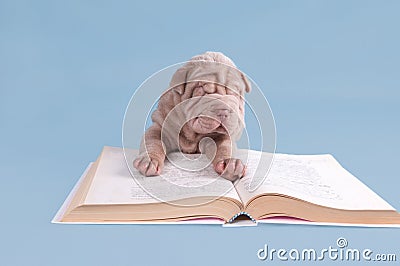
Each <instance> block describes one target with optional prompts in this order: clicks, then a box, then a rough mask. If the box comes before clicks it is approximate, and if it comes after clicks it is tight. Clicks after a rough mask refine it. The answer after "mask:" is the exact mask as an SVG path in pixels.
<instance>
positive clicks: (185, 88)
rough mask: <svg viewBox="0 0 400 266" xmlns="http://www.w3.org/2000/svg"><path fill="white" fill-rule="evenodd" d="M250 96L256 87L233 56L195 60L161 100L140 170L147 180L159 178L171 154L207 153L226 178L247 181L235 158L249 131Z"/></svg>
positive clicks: (211, 55)
mask: <svg viewBox="0 0 400 266" xmlns="http://www.w3.org/2000/svg"><path fill="white" fill-rule="evenodd" d="M245 92H250V84H249V82H248V80H247V79H246V77H245V76H244V74H243V73H242V72H240V71H239V70H238V69H237V68H236V66H235V64H234V63H233V62H232V61H231V60H230V59H229V58H228V57H226V56H225V55H223V54H222V53H218V52H206V53H204V54H201V55H198V56H195V57H193V58H192V59H191V60H190V61H188V62H187V63H186V64H185V65H184V66H182V67H181V68H179V69H178V70H177V71H176V72H175V74H174V75H173V77H172V79H171V82H170V88H169V89H168V90H167V91H166V92H165V93H164V94H163V95H162V96H161V97H160V99H159V102H158V106H157V109H156V110H155V111H154V112H153V114H152V116H151V118H152V121H153V124H152V125H151V126H150V127H149V128H148V129H147V130H146V132H145V134H144V136H143V139H142V142H141V146H140V150H139V156H138V157H137V158H136V159H135V160H134V162H133V164H134V166H135V168H137V169H138V170H139V171H140V173H142V174H143V175H145V176H154V175H159V174H161V172H162V169H163V166H164V160H165V158H166V154H168V153H170V152H173V151H181V152H183V153H205V154H206V155H207V157H208V158H210V159H211V160H212V163H213V166H214V169H215V171H216V172H217V173H218V174H220V175H221V176H222V177H224V178H226V179H228V180H232V181H234V180H236V179H238V178H241V177H242V176H243V175H245V171H246V167H245V165H244V164H243V163H242V161H241V160H239V159H234V158H232V153H233V151H234V149H235V147H236V146H235V142H236V141H237V140H238V139H239V138H240V136H241V134H242V131H243V128H244V94H245Z"/></svg>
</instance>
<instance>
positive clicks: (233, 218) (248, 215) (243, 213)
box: [228, 212, 256, 223]
mask: <svg viewBox="0 0 400 266" xmlns="http://www.w3.org/2000/svg"><path fill="white" fill-rule="evenodd" d="M240 215H246V216H247V217H249V218H250V220H251V221H252V222H254V223H256V219H254V218H253V216H251V215H250V214H249V213H247V212H239V213H237V214H235V215H234V216H233V217H232V218H231V219H229V221H228V223H233V222H234V221H235V219H236V218H238V217H239V216H240Z"/></svg>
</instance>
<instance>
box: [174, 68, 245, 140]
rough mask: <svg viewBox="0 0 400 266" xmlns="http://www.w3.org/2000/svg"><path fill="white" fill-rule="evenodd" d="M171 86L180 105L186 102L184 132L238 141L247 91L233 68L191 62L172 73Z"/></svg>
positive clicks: (239, 74) (242, 125) (243, 82)
mask: <svg viewBox="0 0 400 266" xmlns="http://www.w3.org/2000/svg"><path fill="white" fill-rule="evenodd" d="M177 83H181V84H180V85H176V84H177ZM171 85H172V86H173V90H174V91H175V92H176V93H178V94H179V95H180V97H181V101H190V103H189V104H186V105H185V106H186V107H185V108H184V115H185V118H186V121H187V127H185V128H186V129H187V128H189V129H190V130H192V131H194V132H195V133H197V134H203V135H215V134H224V135H229V136H230V137H231V138H233V140H237V139H238V138H240V135H241V132H242V130H243V128H244V122H243V121H244V93H245V92H249V91H250V86H249V83H248V81H247V79H246V78H245V77H244V75H243V74H242V73H241V72H240V71H239V70H238V69H237V68H235V67H232V66H229V65H225V64H221V63H216V62H209V61H194V62H193V61H192V62H189V63H187V64H186V65H185V66H184V67H182V68H181V69H179V70H178V71H177V72H176V73H175V75H174V77H173V78H172V81H171Z"/></svg>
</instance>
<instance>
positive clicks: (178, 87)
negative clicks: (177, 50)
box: [169, 67, 188, 95]
mask: <svg viewBox="0 0 400 266" xmlns="http://www.w3.org/2000/svg"><path fill="white" fill-rule="evenodd" d="M187 73H188V69H187V68H186V67H181V68H179V69H178V70H177V71H176V72H175V73H174V75H173V76H172V79H171V82H170V83H169V86H170V88H172V89H173V90H174V91H176V92H178V93H179V94H180V95H182V94H183V93H184V92H185V87H186V77H187Z"/></svg>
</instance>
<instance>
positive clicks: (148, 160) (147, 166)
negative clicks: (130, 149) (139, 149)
mask: <svg viewBox="0 0 400 266" xmlns="http://www.w3.org/2000/svg"><path fill="white" fill-rule="evenodd" d="M133 166H134V167H135V168H136V169H138V170H139V172H140V173H141V174H142V175H144V176H155V175H160V174H161V171H162V168H163V166H164V162H161V161H159V160H158V159H157V158H154V157H151V156H148V155H147V154H146V155H141V156H139V157H137V158H136V159H135V160H134V161H133Z"/></svg>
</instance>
